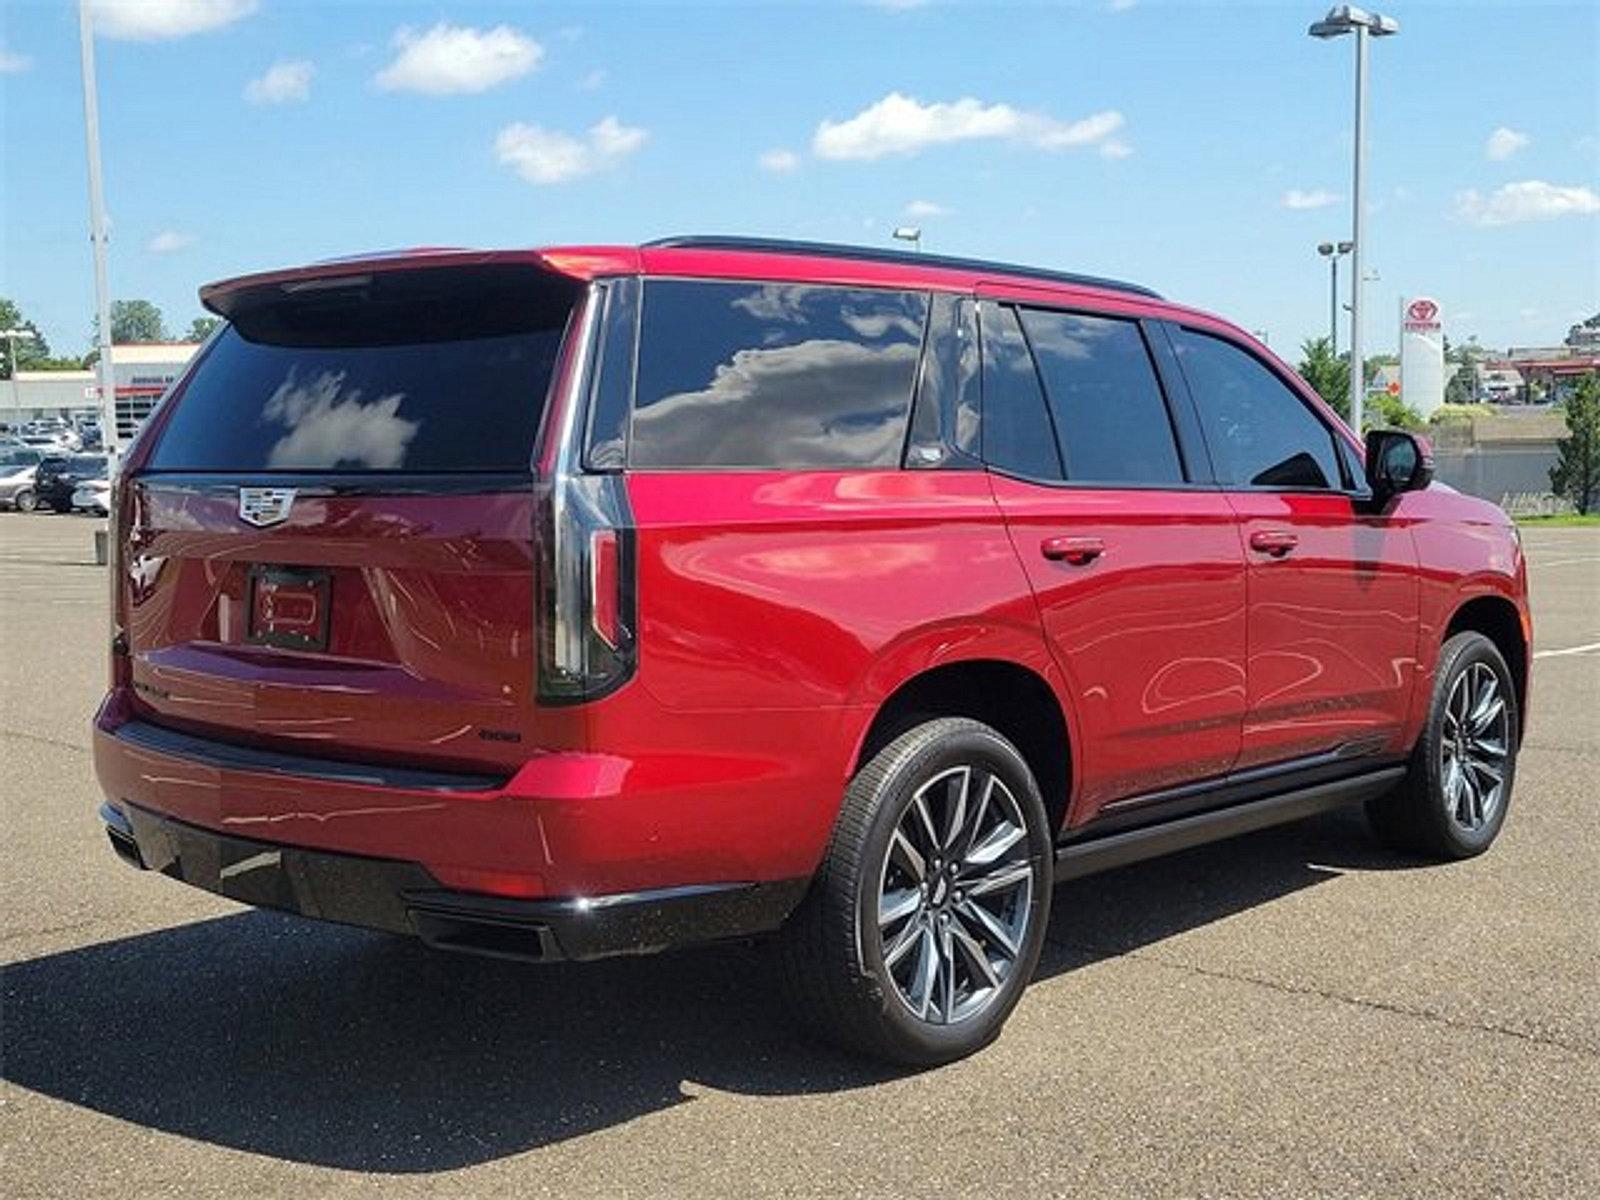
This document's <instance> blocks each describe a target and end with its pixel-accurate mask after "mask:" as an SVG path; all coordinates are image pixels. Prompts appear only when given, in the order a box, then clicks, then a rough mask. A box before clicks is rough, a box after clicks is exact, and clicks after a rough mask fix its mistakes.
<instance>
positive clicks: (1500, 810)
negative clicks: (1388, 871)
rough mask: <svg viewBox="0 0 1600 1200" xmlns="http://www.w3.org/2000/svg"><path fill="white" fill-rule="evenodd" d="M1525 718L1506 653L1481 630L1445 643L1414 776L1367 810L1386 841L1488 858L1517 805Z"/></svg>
mask: <svg viewBox="0 0 1600 1200" xmlns="http://www.w3.org/2000/svg"><path fill="white" fill-rule="evenodd" d="M1520 731H1521V721H1520V719H1519V717H1518V713H1517V690H1516V685H1515V684H1514V683H1513V681H1512V678H1511V671H1510V669H1509V668H1508V667H1507V666H1506V660H1505V658H1504V657H1503V656H1502V655H1501V654H1500V651H1499V649H1498V648H1497V647H1496V646H1495V644H1494V643H1493V642H1491V641H1490V640H1489V639H1488V638H1486V637H1484V636H1483V635H1482V634H1481V633H1472V632H1467V633H1458V634H1456V635H1455V636H1454V637H1452V638H1451V639H1450V640H1449V641H1447V642H1445V644H1444V646H1443V648H1442V649H1441V650H1440V652H1439V665H1438V667H1437V669H1436V670H1435V672H1434V680H1433V695H1432V698H1431V703H1430V705H1429V709H1428V719H1427V723H1426V724H1425V725H1424V727H1423V730H1422V736H1421V737H1420V738H1419V739H1418V741H1417V747H1416V749H1415V750H1414V751H1413V752H1412V756H1411V768H1410V770H1409V771H1408V772H1407V774H1406V778H1405V779H1404V780H1403V781H1402V782H1401V783H1400V785H1399V786H1398V787H1397V788H1395V790H1394V791H1393V792H1391V793H1390V794H1389V795H1387V796H1384V797H1382V798H1381V799H1378V800H1374V801H1371V802H1370V803H1369V804H1368V805H1367V817H1368V820H1369V821H1370V823H1371V825H1372V828H1373V830H1374V831H1375V832H1376V833H1377V834H1378V836H1379V837H1380V838H1382V839H1383V840H1384V841H1386V842H1388V843H1389V844H1390V845H1393V846H1395V847H1397V848H1400V849H1403V850H1410V851H1413V852H1416V853H1420V854H1425V855H1428V856H1429V857H1432V858H1443V859H1459V858H1471V857H1472V856H1473V855H1476V854H1482V853H1483V852H1484V851H1485V850H1487V849H1488V848H1489V846H1490V845H1491V844H1492V843H1493V842H1494V839H1495V838H1496V837H1497V836H1498V835H1499V833H1500V828H1501V826H1502V825H1504V824H1505V819H1506V813H1507V811H1508V810H1509V808H1510V806H1511V786H1512V784H1513V782H1514V781H1515V779H1516V770H1517V743H1518V736H1519V733H1520Z"/></svg>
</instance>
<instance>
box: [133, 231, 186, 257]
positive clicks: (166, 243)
mask: <svg viewBox="0 0 1600 1200" xmlns="http://www.w3.org/2000/svg"><path fill="white" fill-rule="evenodd" d="M194 243H195V236H194V234H192V233H180V232H178V231H177V230H176V229H163V230H162V231H161V232H160V233H158V234H156V235H155V237H153V238H151V239H150V240H149V241H148V242H146V243H145V247H144V248H145V249H146V250H148V251H150V253H151V254H176V253H177V252H178V251H179V250H187V249H188V248H189V247H190V246H192V245H194Z"/></svg>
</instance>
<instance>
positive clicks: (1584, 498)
mask: <svg viewBox="0 0 1600 1200" xmlns="http://www.w3.org/2000/svg"><path fill="white" fill-rule="evenodd" d="M1565 407H1566V410H1567V436H1566V437H1564V438H1562V439H1561V441H1559V442H1558V443H1556V464H1555V466H1553V467H1551V468H1550V490H1551V491H1553V492H1555V494H1556V495H1558V496H1562V497H1564V498H1565V499H1568V500H1571V501H1572V503H1573V504H1574V505H1575V506H1576V507H1577V510H1578V511H1579V512H1580V513H1584V514H1586V515H1587V513H1588V512H1589V510H1590V509H1592V508H1594V507H1595V506H1596V504H1597V503H1600V371H1590V372H1589V373H1588V374H1587V375H1585V376H1584V377H1583V378H1582V379H1580V380H1579V381H1578V386H1577V387H1576V388H1574V389H1573V392H1572V394H1571V395H1570V396H1568V397H1567V402H1566V405H1565Z"/></svg>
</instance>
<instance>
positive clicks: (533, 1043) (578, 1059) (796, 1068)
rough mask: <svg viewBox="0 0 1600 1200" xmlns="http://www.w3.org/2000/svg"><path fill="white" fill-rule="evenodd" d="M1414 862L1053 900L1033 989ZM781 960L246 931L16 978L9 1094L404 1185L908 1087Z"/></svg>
mask: <svg viewBox="0 0 1600 1200" xmlns="http://www.w3.org/2000/svg"><path fill="white" fill-rule="evenodd" d="M1317 864H1323V865H1317ZM1405 865H1407V864H1406V863H1405V862H1404V861H1403V860H1401V859H1398V858H1396V857H1394V856H1392V855H1387V854H1385V853H1383V852H1381V851H1379V850H1377V849H1376V848H1374V847H1373V846H1372V845H1371V844H1370V843H1369V842H1368V841H1367V840H1366V837H1365V834H1364V832H1363V831H1362V830H1361V829H1360V826H1359V822H1356V823H1355V824H1351V822H1350V819H1349V818H1347V817H1343V816H1336V817H1328V818H1321V819H1318V820H1316V821H1313V822H1310V823H1308V824H1306V825H1303V826H1300V827H1297V828H1290V829H1283V830H1275V831H1269V832H1266V833H1261V834H1256V835H1253V836H1251V837H1249V838H1245V839H1242V840H1239V841H1236V842H1233V843H1227V844H1222V845H1218V846H1212V847H1205V848H1202V849H1199V850H1193V851H1189V852H1187V853H1185V854H1182V855H1179V856H1176V857H1173V858H1169V859H1166V860H1164V861H1162V862H1160V863H1152V864H1145V865H1142V866H1135V867H1128V868H1124V869H1122V870H1120V871H1116V872H1113V873H1111V874H1107V875H1103V876H1097V877H1093V878H1089V879H1085V880H1080V881H1077V882H1074V883H1071V884H1068V885H1066V886H1064V887H1062V888H1061V889H1060V890H1059V892H1058V894H1057V897H1056V904H1055V910H1054V920H1055V924H1054V926H1053V931H1052V934H1051V939H1050V943H1049V945H1047V947H1046V951H1045V957H1044V960H1043V961H1042V962H1041V964H1040V968H1039V973H1038V978H1040V979H1043V978H1048V977H1050V976H1054V975H1058V974H1060V973H1062V972H1064V971H1069V970H1071V969H1073V968H1075V967H1079V966H1082V965H1084V964H1086V963H1090V962H1094V961H1097V960H1099V959H1103V958H1107V957H1112V956H1115V955H1118V954H1121V953H1125V952H1127V951H1129V950H1133V949H1137V948H1138V947H1140V946H1144V945H1148V944H1150V943H1152V942H1157V941H1160V940H1161V939H1163V938H1166V937H1169V936H1172V935H1174V934H1177V933H1180V932H1182V931H1184V930H1187V929H1192V928H1196V927H1198V926H1202V925H1206V924H1209V923H1210V922H1213V921H1216V920H1220V919H1222V918H1223V917H1226V916H1228V915H1230V914H1232V913H1236V912H1240V911H1243V910H1245V909H1248V908H1251V907H1254V906H1256V905H1259V904H1263V903H1267V902H1269V901H1271V900H1273V899H1275V898H1278V897H1280V896H1284V895H1287V894H1290V893H1292V892H1295V891H1299V890H1300V889H1303V888H1306V887H1310V886H1313V885H1315V884H1316V883H1318V882H1319V881H1322V880H1325V879H1328V878H1331V877H1333V876H1334V875H1337V874H1338V872H1339V870H1340V869H1341V868H1342V867H1361V868H1364V869H1372V868H1386V867H1400V866H1405ZM765 961H766V960H765V958H764V956H763V955H762V954H761V952H760V948H758V947H748V946H728V947H715V948H710V949H706V950H701V951H694V952H686V953H681V954H676V955H667V956H661V957H657V958H649V959H631V960H627V959H624V960H611V961H607V962H600V963H592V964H587V965H558V966H543V967H540V966H527V965H520V964H515V963H505V962H497V961H490V960H478V959H471V958H465V957H458V956H454V955H449V954H442V953H434V952H430V951H428V950H426V949H424V948H423V947H421V946H420V945H419V944H416V943H412V942H411V941H409V940H408V939H403V938H395V937H387V936H384V935H379V934H371V933H366V932H363V931H359V930H353V929H343V928H338V927H333V926H326V925H319V924H316V923H313V922H307V921H301V920H298V919H295V918H290V917H284V916H280V915H277V914H273V913H266V912H245V913H240V914H237V915H233V916H226V917H220V918H215V919H211V920H205V921H199V922H196V923H194V924H190V925H184V926H179V927H176V928H172V929H166V930H162V931H160V932H156V933H150V934H144V935H140V936H136V937H129V938H124V939H120V940H117V941H111V942H105V943H101V944H98V945H92V946H86V947H83V948H81V949H77V950H70V951H66V952H63V953H59V954H52V955H48V956H46V957H42V958H37V959H33V960H31V961H25V962H20V963H16V964H13V965H11V966H8V967H6V968H5V969H4V972H3V976H0V986H3V1004H4V1009H3V1011H4V1021H3V1031H0V1033H3V1041H0V1073H3V1075H4V1077H5V1078H6V1079H8V1080H9V1081H11V1082H12V1083H14V1084H17V1085H19V1086H21V1087H23V1088H27V1089H30V1090H32V1091H35V1092H39V1093H42V1094H45V1095H48V1096H52V1097H55V1098H57V1099H60V1100H65V1101H68V1102H70V1103H73V1104H78V1105H83V1106H85V1107H87V1108H91V1109H94V1110H97V1111H99V1112H103V1113H106V1114H109V1115H111V1116H113V1117H116V1118H118V1119H120V1120H123V1121H130V1122H133V1123H135V1124H138V1125H141V1126H146V1127H149V1128H152V1129H157V1130H162V1131H165V1132H168V1133H172V1134H176V1135H178V1136H181V1137H187V1138H195V1139H198V1140H201V1141H206V1142H211V1143H215V1144H219V1145H222V1146H228V1147H234V1148H238V1149H241V1150H247V1151H250V1152H251V1153H255V1154H263V1155H269V1156H271V1157H274V1158H279V1159H286V1160H290V1161H295V1162H304V1163H315V1164H321V1165H326V1166H332V1167H338V1168H343V1169H347V1170H353V1171H366V1172H379V1173H391V1174H405V1173H418V1172H432V1171H445V1170H451V1169H455V1168H460V1167H465V1166H471V1165H474V1164H478V1163H482V1162H488V1161H492V1160H495V1159H498V1158H503V1157H506V1156H508V1155H512V1154H517V1153H521V1152H524V1151H527V1150H531V1149H535V1148H538V1147H540V1146H544V1145H547V1144H550V1143H552V1142H558V1141H561V1140H563V1139H566V1138H570V1137H576V1136H579V1135H581V1134H585V1133H590V1132H593V1131H596V1130H600V1129H605V1128H610V1127H612V1126H616V1125H620V1124H622V1123H624V1122H627V1121H629V1120H632V1119H634V1118H636V1117H640V1116H643V1115H646V1114H649V1113H652V1112H655V1111H658V1110H662V1109H666V1108H670V1107H671V1106H673V1105H677V1104H682V1103H690V1102H692V1092H693V1091H694V1090H695V1088H696V1087H697V1086H698V1085H703V1086H705V1087H707V1088H711V1089H717V1090H723V1091H731V1092H735V1093H740V1094H755V1095H787V1094H801V1093H820V1092H831V1091H840V1090H847V1089H851V1088H856V1087H862V1086H867V1085H870V1084H873V1083H875V1082H880V1081H883V1080H885V1079H889V1078H892V1077H893V1076H894V1074H895V1072H893V1071H892V1070H890V1069H887V1068H883V1067H880V1066H875V1065H872V1064H869V1063H863V1062H859V1061H856V1060H853V1059H850V1058H848V1057H846V1056H844V1055H842V1054H839V1053H837V1052H835V1051H832V1050H830V1049H827V1048H825V1047H820V1046H818V1045H816V1044H814V1043H811V1042H809V1041H806V1040H804V1039H802V1038H801V1037H800V1036H799V1035H798V1034H797V1033H796V1032H795V1031H794V1029H793V1027H792V1025H791V1023H790V1021H789V1019H788V1017H787V1016H786V1014H785V1012H784V1009H783V1006H782V1004H781V1003H780V1001H779V999H778V997H777V995H776V991H775V987H774V985H773V983H772V980H771V977H770V973H769V972H767V971H766V970H765V969H764V965H765ZM686 1085H687V1086H686Z"/></svg>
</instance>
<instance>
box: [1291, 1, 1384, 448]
mask: <svg viewBox="0 0 1600 1200" xmlns="http://www.w3.org/2000/svg"><path fill="white" fill-rule="evenodd" d="M1307 32H1309V33H1310V34H1311V36H1312V37H1314V38H1336V37H1343V36H1344V35H1345V34H1347V33H1353V34H1355V35H1356V127H1355V168H1354V178H1353V180H1352V184H1351V189H1350V192H1351V195H1350V209H1351V216H1350V241H1351V242H1352V243H1353V245H1352V246H1351V248H1350V271H1351V275H1352V279H1351V282H1350V424H1351V426H1352V427H1353V428H1354V429H1355V431H1356V433H1357V434H1359V433H1360V432H1361V419H1362V415H1363V413H1362V409H1363V408H1364V407H1365V402H1366V398H1367V381H1366V367H1365V360H1364V359H1363V358H1362V337H1361V332H1362V330H1361V315H1362V308H1361V292H1362V285H1363V283H1364V282H1365V277H1364V276H1363V275H1362V273H1361V255H1362V252H1363V250H1364V249H1365V243H1364V242H1363V241H1362V240H1361V224H1362V216H1363V214H1362V211H1361V210H1362V208H1363V207H1364V204H1363V199H1362V191H1361V186H1362V178H1361V177H1362V175H1363V174H1364V173H1365V169H1366V162H1367V128H1366V126H1367V39H1368V38H1369V37H1388V36H1390V35H1391V34H1396V33H1399V32H1400V22H1399V21H1396V20H1395V19H1394V18H1393V17H1385V16H1382V15H1380V14H1378V13H1371V12H1368V11H1367V10H1366V9H1364V8H1357V7H1356V6H1355V5H1353V4H1340V5H1336V6H1335V7H1333V8H1330V9H1329V10H1328V15H1327V16H1325V17H1323V18H1322V20H1320V21H1318V22H1317V23H1316V24H1315V25H1313V26H1312V27H1311V28H1310V29H1309V30H1308V31H1307Z"/></svg>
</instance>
